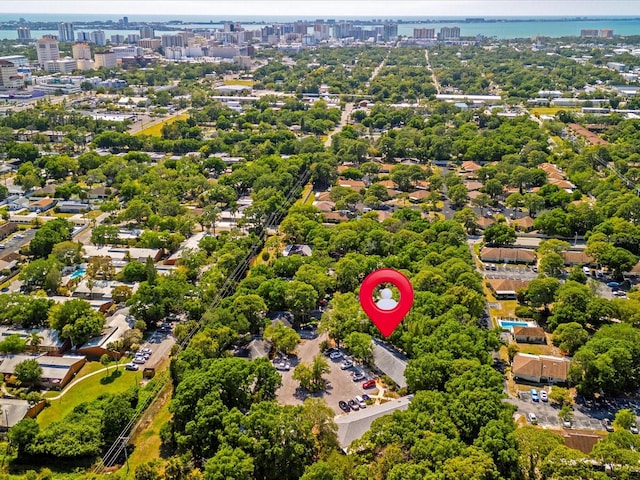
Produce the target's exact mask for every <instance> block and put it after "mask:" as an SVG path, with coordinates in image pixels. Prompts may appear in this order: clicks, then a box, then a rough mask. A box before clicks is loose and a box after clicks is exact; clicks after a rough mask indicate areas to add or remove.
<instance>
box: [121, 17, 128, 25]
mask: <svg viewBox="0 0 640 480" xmlns="http://www.w3.org/2000/svg"><path fill="white" fill-rule="evenodd" d="M122 25H123V26H125V27H128V26H129V17H122Z"/></svg>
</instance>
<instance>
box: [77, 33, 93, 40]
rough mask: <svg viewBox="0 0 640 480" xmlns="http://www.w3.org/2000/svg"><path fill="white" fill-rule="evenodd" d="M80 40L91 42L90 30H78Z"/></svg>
mask: <svg viewBox="0 0 640 480" xmlns="http://www.w3.org/2000/svg"><path fill="white" fill-rule="evenodd" d="M77 37H78V41H79V42H90V41H91V35H90V34H89V32H78V35H77Z"/></svg>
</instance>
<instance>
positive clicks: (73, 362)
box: [0, 355, 87, 388]
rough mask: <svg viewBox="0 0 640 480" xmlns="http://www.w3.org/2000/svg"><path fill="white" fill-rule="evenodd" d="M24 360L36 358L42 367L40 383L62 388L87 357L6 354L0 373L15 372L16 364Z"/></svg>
mask: <svg viewBox="0 0 640 480" xmlns="http://www.w3.org/2000/svg"><path fill="white" fill-rule="evenodd" d="M25 360H36V361H37V362H38V365H40V368H42V377H41V380H40V383H41V384H42V385H43V386H45V387H48V388H63V387H64V386H65V385H66V384H67V383H69V382H70V381H71V380H72V379H73V377H74V375H75V374H76V373H78V371H79V370H80V369H81V368H82V366H83V365H84V364H85V363H86V361H87V359H86V357H84V356H77V355H65V356H62V357H52V356H49V355H40V356H34V355H7V356H6V357H4V359H3V360H2V363H0V373H2V375H4V376H5V378H7V377H10V376H12V375H14V374H15V369H16V366H17V365H18V364H20V363H22V362H24V361H25Z"/></svg>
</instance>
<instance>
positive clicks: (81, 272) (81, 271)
mask: <svg viewBox="0 0 640 480" xmlns="http://www.w3.org/2000/svg"><path fill="white" fill-rule="evenodd" d="M85 273H87V271H86V270H85V269H84V268H81V269H79V270H76V271H75V272H73V273H72V274H71V275H69V278H70V279H71V280H75V279H76V278H80V277H82V276H83V275H84V274H85Z"/></svg>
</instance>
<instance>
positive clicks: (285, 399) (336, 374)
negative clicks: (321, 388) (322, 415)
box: [276, 335, 378, 414]
mask: <svg viewBox="0 0 640 480" xmlns="http://www.w3.org/2000/svg"><path fill="white" fill-rule="evenodd" d="M306 336H307V339H303V340H302V341H301V342H300V344H299V345H298V348H297V350H296V353H297V355H296V356H290V363H291V369H290V370H289V371H280V374H281V375H282V386H281V387H280V388H279V389H278V392H277V394H276V395H277V398H278V402H279V403H280V404H282V405H301V404H302V403H303V402H304V400H305V398H307V397H309V396H314V397H319V398H324V399H325V400H326V402H327V404H328V405H329V407H331V408H332V409H333V410H334V411H335V412H336V414H340V413H344V412H342V410H340V407H339V406H338V402H339V401H340V400H344V401H348V400H351V399H353V398H354V397H355V396H356V395H362V394H364V393H368V394H369V395H372V394H375V393H377V391H378V390H377V389H376V388H372V389H370V390H363V389H362V382H364V380H359V381H357V382H354V381H353V380H352V378H351V373H352V372H353V370H354V369H353V368H349V369H347V370H341V369H340V364H341V363H342V360H343V359H342V358H339V359H330V358H329V357H324V358H325V359H326V360H327V363H328V364H329V367H330V368H331V371H330V372H329V373H328V374H326V375H325V376H324V378H325V379H326V380H328V381H329V384H328V386H327V390H326V391H325V392H320V393H317V394H313V395H310V394H308V393H306V392H304V391H302V390H301V389H300V388H299V382H298V381H297V380H294V379H293V369H294V368H295V366H296V365H297V364H298V363H299V362H307V363H310V362H311V361H312V360H313V358H314V357H315V356H316V355H318V353H320V343H321V342H322V341H323V340H326V336H325V335H320V336H315V338H309V337H311V336H310V335H306ZM367 373H368V372H367ZM367 378H368V377H367Z"/></svg>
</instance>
